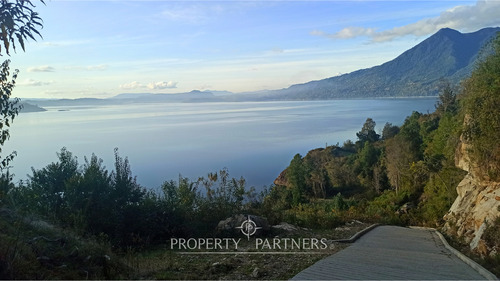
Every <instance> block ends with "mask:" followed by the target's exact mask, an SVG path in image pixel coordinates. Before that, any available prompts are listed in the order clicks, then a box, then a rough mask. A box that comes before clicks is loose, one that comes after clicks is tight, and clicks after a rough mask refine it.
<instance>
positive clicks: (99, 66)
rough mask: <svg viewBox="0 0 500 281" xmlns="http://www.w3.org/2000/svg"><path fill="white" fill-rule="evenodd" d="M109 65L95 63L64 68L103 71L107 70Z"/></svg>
mask: <svg viewBox="0 0 500 281" xmlns="http://www.w3.org/2000/svg"><path fill="white" fill-rule="evenodd" d="M108 68H109V66H108V65H107V64H97V65H88V66H67V67H65V68H64V69H66V70H80V71H81V70H85V71H103V70H107V69H108Z"/></svg>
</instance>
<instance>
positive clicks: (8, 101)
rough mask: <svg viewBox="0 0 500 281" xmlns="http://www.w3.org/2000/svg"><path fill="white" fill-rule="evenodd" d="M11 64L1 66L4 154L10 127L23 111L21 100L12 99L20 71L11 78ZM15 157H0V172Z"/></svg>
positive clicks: (0, 128) (0, 126) (0, 140)
mask: <svg viewBox="0 0 500 281" xmlns="http://www.w3.org/2000/svg"><path fill="white" fill-rule="evenodd" d="M9 64H10V61H9V60H6V61H4V62H3V63H2V65H1V66H0V153H1V152H2V146H3V145H4V143H5V142H6V141H7V140H8V139H9V137H10V132H9V128H10V125H11V123H12V122H14V118H15V117H16V116H17V115H18V114H19V111H20V110H21V107H20V106H19V105H18V104H19V99H18V98H15V99H12V98H11V95H12V91H13V89H14V86H15V85H16V78H17V74H18V72H19V71H18V70H15V71H14V72H13V73H12V78H10V67H9ZM15 156H16V152H12V153H11V154H9V155H7V156H4V157H3V158H2V157H1V156H0V172H2V171H3V170H4V169H6V168H8V167H9V163H10V161H12V159H14V157H15Z"/></svg>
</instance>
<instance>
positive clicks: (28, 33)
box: [0, 0, 45, 55]
mask: <svg viewBox="0 0 500 281" xmlns="http://www.w3.org/2000/svg"><path fill="white" fill-rule="evenodd" d="M40 2H42V3H44V1H43V0H41V1H40ZM44 4H45V3H44ZM33 8H35V5H34V4H33V3H32V1H31V0H15V1H12V2H11V1H9V0H3V1H2V3H1V6H0V30H1V33H0V40H1V41H2V42H3V46H4V49H5V52H6V53H7V54H9V49H10V48H11V47H12V49H13V50H14V51H15V50H16V42H18V43H19V45H21V48H22V49H23V51H24V50H25V41H26V40H28V39H32V40H35V41H36V39H35V36H36V35H38V36H39V37H42V35H41V34H40V32H39V31H38V29H41V28H43V24H42V19H41V18H40V17H39V15H38V13H37V12H35V11H34V10H33ZM1 52H2V48H1V45H0V55H1Z"/></svg>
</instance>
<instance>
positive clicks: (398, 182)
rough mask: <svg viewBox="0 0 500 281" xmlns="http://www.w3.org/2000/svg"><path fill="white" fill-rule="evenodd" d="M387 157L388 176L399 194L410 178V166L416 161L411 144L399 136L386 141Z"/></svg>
mask: <svg viewBox="0 0 500 281" xmlns="http://www.w3.org/2000/svg"><path fill="white" fill-rule="evenodd" d="M385 157H386V167H387V176H388V178H389V181H390V183H391V185H392V186H393V187H394V189H395V190H396V192H398V191H399V190H400V189H401V188H402V186H403V183H404V180H405V179H406V178H407V177H408V174H409V168H410V165H411V164H412V163H413V162H414V161H416V159H415V156H414V154H413V153H412V148H411V144H410V143H409V142H408V141H407V140H405V139H404V137H401V136H399V135H398V136H396V137H394V138H391V139H389V140H387V141H386V147H385Z"/></svg>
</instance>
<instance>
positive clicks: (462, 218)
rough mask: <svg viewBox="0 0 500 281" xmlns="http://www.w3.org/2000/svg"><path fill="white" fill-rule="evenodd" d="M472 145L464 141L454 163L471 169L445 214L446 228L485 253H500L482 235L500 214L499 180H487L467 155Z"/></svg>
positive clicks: (466, 169) (477, 250)
mask: <svg viewBox="0 0 500 281" xmlns="http://www.w3.org/2000/svg"><path fill="white" fill-rule="evenodd" d="M469 148H470V146H469V145H468V144H467V143H466V142H464V141H463V140H462V141H461V143H460V145H459V146H458V148H457V151H456V157H455V164H456V165H457V167H459V168H461V169H463V170H464V171H466V172H468V174H467V175H466V176H465V178H464V179H463V180H462V181H461V182H460V183H459V184H458V186H457V193H458V196H457V199H456V200H455V202H454V203H453V205H452V206H451V208H450V210H449V212H448V214H446V215H445V217H444V219H445V221H446V225H445V231H446V232H447V233H448V234H450V235H454V236H458V237H459V238H463V240H464V241H465V242H467V243H469V245H470V248H471V250H473V251H475V252H477V253H479V254H480V255H482V256H486V255H490V254H491V255H493V254H496V253H498V252H500V249H496V248H497V246H493V247H491V245H487V243H486V242H485V240H484V237H483V234H484V233H485V230H486V229H487V228H488V226H491V225H492V224H493V222H494V221H495V219H496V218H498V217H499V216H500V182H493V181H490V180H488V177H487V176H486V175H484V174H483V172H482V171H481V169H479V168H478V167H477V165H476V164H475V163H473V161H472V160H471V158H470V157H469V154H468V150H469Z"/></svg>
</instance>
